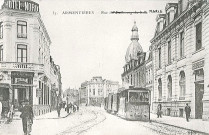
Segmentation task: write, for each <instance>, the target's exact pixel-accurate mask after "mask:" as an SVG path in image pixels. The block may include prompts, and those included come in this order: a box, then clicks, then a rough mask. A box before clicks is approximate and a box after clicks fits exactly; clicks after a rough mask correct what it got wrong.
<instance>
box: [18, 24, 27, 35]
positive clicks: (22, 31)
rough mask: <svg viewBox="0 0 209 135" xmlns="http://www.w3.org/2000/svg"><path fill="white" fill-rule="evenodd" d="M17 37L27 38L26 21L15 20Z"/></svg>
mask: <svg viewBox="0 0 209 135" xmlns="http://www.w3.org/2000/svg"><path fill="white" fill-rule="evenodd" d="M17 37H18V38H27V22H25V21H17Z"/></svg>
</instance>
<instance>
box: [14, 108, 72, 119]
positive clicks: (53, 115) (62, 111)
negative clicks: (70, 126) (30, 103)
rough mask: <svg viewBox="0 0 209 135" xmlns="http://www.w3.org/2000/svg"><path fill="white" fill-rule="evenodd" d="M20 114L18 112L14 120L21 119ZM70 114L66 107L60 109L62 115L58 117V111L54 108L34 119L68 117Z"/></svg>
mask: <svg viewBox="0 0 209 135" xmlns="http://www.w3.org/2000/svg"><path fill="white" fill-rule="evenodd" d="M19 115H20V114H16V115H15V117H14V118H13V120H21V118H20V116H19ZM68 115H69V114H68V113H67V112H66V111H65V109H63V108H62V109H61V111H60V117H58V114H57V111H56V110H54V111H52V112H49V113H46V114H43V115H39V116H35V118H34V120H40V119H60V118H65V117H67V116H68Z"/></svg>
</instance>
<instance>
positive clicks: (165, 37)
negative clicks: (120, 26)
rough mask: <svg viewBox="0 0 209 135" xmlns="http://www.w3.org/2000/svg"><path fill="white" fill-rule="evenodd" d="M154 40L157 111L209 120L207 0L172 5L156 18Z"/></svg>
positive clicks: (180, 2) (167, 6)
mask: <svg viewBox="0 0 209 135" xmlns="http://www.w3.org/2000/svg"><path fill="white" fill-rule="evenodd" d="M156 21H157V26H156V31H155V36H154V37H153V39H152V40H151V44H152V55H153V74H154V78H153V81H154V101H153V105H154V110H157V108H156V107H157V105H158V104H159V103H160V104H162V106H163V113H164V114H165V115H170V116H178V117H185V113H184V107H185V105H186V103H188V104H189V105H190V106H191V117H192V118H196V119H204V120H208V119H209V85H208V80H209V72H207V67H208V65H209V40H208V34H209V33H208V29H209V25H208V24H209V4H208V2H207V1H204V0H189V1H184V0H179V1H178V3H168V4H167V5H166V7H165V14H159V15H158V16H157V18H156Z"/></svg>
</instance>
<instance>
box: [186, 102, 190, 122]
mask: <svg viewBox="0 0 209 135" xmlns="http://www.w3.org/2000/svg"><path fill="white" fill-rule="evenodd" d="M190 112H191V108H190V106H189V105H188V103H186V107H185V113H186V120H187V122H189V117H190Z"/></svg>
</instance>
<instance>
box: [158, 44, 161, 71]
mask: <svg viewBox="0 0 209 135" xmlns="http://www.w3.org/2000/svg"><path fill="white" fill-rule="evenodd" d="M158 62H159V63H158V64H159V65H158V67H159V68H161V47H160V48H158Z"/></svg>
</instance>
